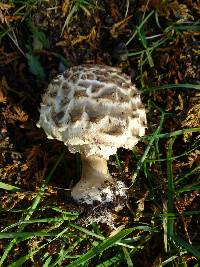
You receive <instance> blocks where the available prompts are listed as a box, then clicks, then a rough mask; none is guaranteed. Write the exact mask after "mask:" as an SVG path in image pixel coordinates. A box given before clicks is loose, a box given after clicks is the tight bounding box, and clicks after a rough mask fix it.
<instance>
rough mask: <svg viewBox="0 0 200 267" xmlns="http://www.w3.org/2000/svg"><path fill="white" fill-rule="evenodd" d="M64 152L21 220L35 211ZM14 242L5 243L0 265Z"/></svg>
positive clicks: (21, 227) (21, 228) (26, 219)
mask: <svg viewBox="0 0 200 267" xmlns="http://www.w3.org/2000/svg"><path fill="white" fill-rule="evenodd" d="M64 154H65V150H64V151H63V152H62V153H61V155H60V157H59V158H58V160H57V162H56V163H55V165H54V166H53V168H52V170H51V171H50V173H49V175H48V176H47V178H46V180H45V181H44V182H43V184H42V186H41V188H40V190H39V192H38V193H37V195H36V197H35V199H34V201H33V204H32V205H31V207H30V208H29V210H28V214H27V215H26V216H25V218H24V219H22V220H21V221H24V220H25V221H28V220H29V219H30V218H31V216H32V214H33V212H34V211H35V209H36V208H37V206H38V204H39V203H40V200H41V198H42V196H43V194H44V191H45V189H46V186H47V184H48V182H49V181H50V179H51V177H52V176H53V174H54V172H55V170H56V168H57V166H58V164H59V163H60V161H61V160H62V158H63V156H64ZM25 225H26V224H23V225H20V226H19V229H18V231H22V230H23V229H24V227H25ZM16 242H17V240H16V239H13V240H11V241H10V243H9V244H8V245H7V247H6V249H5V251H4V253H3V255H2V257H1V259H0V266H3V263H4V261H5V259H6V258H7V256H8V254H9V252H10V250H11V249H12V247H13V246H14V244H15V243H16Z"/></svg>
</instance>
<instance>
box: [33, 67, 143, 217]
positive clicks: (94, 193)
mask: <svg viewBox="0 0 200 267" xmlns="http://www.w3.org/2000/svg"><path fill="white" fill-rule="evenodd" d="M37 125H38V127H42V128H43V129H44V130H45V132H46V134H47V137H48V138H56V139H58V140H60V141H63V142H64V143H65V145H67V146H68V148H69V150H70V151H71V152H72V153H76V152H80V154H81V157H82V176H81V180H80V181H79V182H78V183H77V184H76V185H75V186H74V187H73V188H72V192H71V195H72V197H73V198H74V199H75V200H76V201H78V202H84V203H86V204H89V205H92V204H94V203H97V202H100V203H102V202H103V203H115V208H116V209H118V208H119V207H122V206H123V204H122V203H124V202H125V201H126V199H127V192H126V189H125V184H124V183H123V182H121V181H116V180H114V179H113V178H112V177H111V175H110V174H109V171H108V167H107V161H106V160H107V159H108V158H109V156H110V155H113V154H115V153H116V151H117V148H119V147H124V148H127V149H132V148H133V147H134V146H135V144H136V143H137V142H138V141H139V138H140V137H141V136H143V135H144V134H145V128H146V112H145V108H144V106H143V104H142V102H141V99H140V94H139V91H138V90H137V89H136V87H135V86H134V85H133V84H132V83H131V79H130V77H129V76H127V75H126V74H123V73H122V72H121V70H119V69H117V68H113V67H109V66H104V65H82V66H76V67H72V68H70V69H68V70H66V71H65V72H64V73H63V74H62V75H59V76H57V77H56V78H55V79H54V80H53V81H52V82H51V83H50V85H49V86H48V88H47V91H46V92H45V94H44V96H43V99H42V103H41V110H40V119H39V122H38V124H37ZM116 199H117V202H118V203H116ZM113 205H114V204H113ZM105 221H106V218H105Z"/></svg>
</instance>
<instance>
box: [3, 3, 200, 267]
mask: <svg viewBox="0 0 200 267" xmlns="http://www.w3.org/2000/svg"><path fill="white" fill-rule="evenodd" d="M166 2H168V1H166ZM11 3H12V4H14V5H16V6H17V9H15V11H14V15H20V14H21V16H22V17H23V20H22V23H24V24H23V25H26V26H27V25H29V26H30V21H31V18H32V16H33V14H32V10H34V8H36V6H37V5H40V4H41V3H40V1H27V3H26V4H24V1H16V0H15V1H11ZM101 4H102V3H101ZM115 8H116V7H113V6H112V7H111V9H112V10H111V11H112V14H115V16H117V15H116V14H117V11H116V9H115ZM128 8H129V9H130V8H131V5H129V4H128ZM94 10H95V11H96V12H97V11H98V12H101V11H102V6H101V5H100V6H98V8H97V6H94V5H93V4H92V2H90V1H82V0H81V1H80V0H79V1H71V2H70V6H69V9H68V11H66V13H65V14H64V16H61V17H60V20H61V21H60V28H59V29H60V32H59V33H60V35H61V36H62V38H64V37H63V36H64V32H65V31H66V29H67V31H69V32H70V27H72V26H73V25H75V26H76V23H77V21H78V22H79V21H80V19H81V18H80V17H79V16H78V14H81V12H83V13H85V14H86V15H87V16H88V20H89V17H90V16H91V17H92V16H94V14H93V12H94ZM119 10H120V9H119ZM80 11H81V12H80ZM8 12H11V11H10V10H8ZM159 12H160V11H159V10H157V9H156V8H155V9H152V10H149V11H148V12H146V11H145V12H144V13H143V16H142V18H141V20H140V21H138V23H137V25H135V26H134V27H131V26H129V25H128V26H127V27H129V29H130V28H131V30H132V34H130V31H129V36H128V38H125V39H126V40H125V41H126V45H127V47H128V50H129V51H128V56H129V60H130V62H131V63H130V64H132V65H131V68H134V66H136V82H137V83H138V85H139V87H140V88H141V94H142V97H143V98H144V101H145V103H146V106H147V108H148V118H147V119H148V129H147V134H146V136H144V137H142V138H141V142H140V144H139V145H138V150H135V149H134V150H133V151H131V152H130V154H129V155H130V158H131V159H130V164H131V167H132V168H133V166H134V168H133V169H134V170H133V172H132V173H130V172H129V181H130V182H131V185H130V192H132V195H130V203H128V205H127V208H125V209H124V210H123V211H122V212H121V213H119V215H116V218H117V219H116V229H114V230H111V229H107V228H106V227H105V226H102V225H101V224H96V223H93V224H91V225H89V226H85V225H84V224H82V223H81V221H80V218H81V216H82V215H80V214H79V212H78V211H77V210H74V211H73V209H70V207H69V208H68V206H66V207H67V208H66V209H64V208H63V206H62V205H60V206H59V205H55V204H53V202H50V203H48V201H46V202H43V200H44V199H45V198H46V194H47V191H48V186H52V185H54V183H55V180H54V178H55V177H56V179H57V177H62V173H61V174H60V173H59V170H62V169H63V173H64V174H65V176H67V175H68V171H69V169H70V168H72V167H71V165H70V162H66V160H65V158H64V157H65V156H66V155H69V153H68V152H66V150H64V151H63V152H61V153H60V156H56V157H54V158H53V160H52V157H51V153H52V152H49V151H48V149H49V147H50V145H51V143H50V144H48V145H47V148H44V150H45V153H47V154H48V153H49V154H48V155H49V162H50V163H49V164H48V168H47V169H48V170H49V174H48V175H47V176H46V180H45V181H44V182H43V183H42V184H40V186H39V187H38V188H37V187H36V188H37V190H36V188H35V191H34V192H31V191H30V192H29V191H26V189H23V186H22V187H21V186H19V185H18V184H17V183H16V184H13V183H12V184H9V179H8V180H3V179H2V181H1V182H0V189H1V190H2V192H3V193H8V194H9V198H10V199H11V200H12V197H13V198H14V196H16V195H17V194H19V196H20V193H21V194H24V193H27V194H29V193H30V195H31V194H32V193H33V195H34V197H33V200H32V202H31V204H29V206H28V207H27V208H26V207H24V206H23V205H21V206H17V207H16V208H15V207H13V208H11V209H6V208H3V207H2V208H1V212H2V214H3V216H5V214H6V216H8V221H7V222H4V221H2V223H1V225H2V228H1V231H0V240H1V241H2V242H1V243H2V244H1V247H2V250H3V252H2V254H1V258H0V266H10V267H11V266H13V267H17V266H26V265H27V264H32V266H35V264H36V263H37V264H39V265H38V266H43V267H47V266H48V267H54V266H70V267H72V266H97V267H105V266H128V267H132V266H136V267H137V266H139V267H140V266H142V264H144V265H143V266H145V264H147V262H150V265H148V266H156V267H157V266H159V267H161V266H189V264H190V261H191V262H192V264H193V263H194V266H196V267H197V266H198V260H199V258H200V252H199V251H200V243H199V242H200V241H199V238H198V229H197V222H198V217H199V215H200V209H199V205H198V192H199V190H200V180H199V178H198V175H199V170H200V166H199V164H198V162H199V161H198V159H196V155H195V151H197V150H198V149H199V139H198V136H199V132H200V127H192V126H191V127H190V126H188V127H185V128H183V127H182V126H181V123H180V121H183V120H184V119H185V116H186V110H180V111H179V110H178V111H177V109H176V108H177V106H178V99H179V98H178V95H179V96H180V95H181V96H182V98H183V99H184V103H185V106H186V102H187V101H188V98H187V96H186V95H187V92H188V90H189V92H190V94H191V95H194V94H195V92H198V90H200V86H199V84H198V82H196V83H195V81H196V80H197V78H195V79H196V80H195V79H193V80H192V79H189V78H185V79H183V80H181V81H179V82H177V83H176V82H175V78H177V76H176V75H177V74H173V70H174V69H173V67H172V70H171V69H170V71H171V73H167V71H168V70H167V67H166V70H165V71H164V72H163V73H162V72H161V73H157V74H155V75H154V74H153V75H152V70H153V69H156V68H157V64H158V63H157V58H156V55H157V54H159V53H160V51H162V49H164V51H168V50H167V49H169V47H172V48H173V49H172V50H170V52H169V56H171V55H170V53H172V54H173V52H172V51H173V50H174V46H175V45H176V42H175V41H176V39H177V43H178V40H179V38H184V37H183V36H184V34H185V33H186V32H187V36H188V34H192V33H194V32H196V31H197V30H199V19H196V20H195V21H192V22H190V23H188V24H187V23H177V22H176V19H175V18H174V17H173V18H171V21H170V20H169V21H168V20H166V21H167V23H166V24H165V25H164V26H165V27H163V25H162V27H161V21H163V20H164V15H162V13H159ZM163 12H164V11H163ZM89 13H90V14H89ZM9 15H11V13H9ZM99 16H100V18H101V13H100V15H99ZM113 16H114V15H113ZM160 17H162V20H161V19H160ZM117 19H118V20H117V21H119V18H117ZM11 24H12V22H11ZM169 24H171V25H169ZM152 25H153V26H152ZM77 27H78V26H77ZM29 28H30V29H29V30H30V34H29V37H28V38H27V39H26V40H25V39H24V40H22V41H21V40H19V37H18V42H17V45H18V43H20V46H19V47H20V49H21V45H22V47H23V51H25V60H26V64H27V65H26V67H29V70H28V68H27V69H26V71H29V74H25V75H27V77H26V79H29V77H31V79H32V80H33V84H31V88H32V87H34V86H35V83H34V80H35V79H36V80H37V83H36V86H38V88H39V86H40V85H41V87H43V86H44V84H43V81H44V80H45V77H47V75H48V71H47V69H48V66H47V65H48V64H47V63H45V60H47V58H48V57H49V58H51V57H54V58H55V59H56V60H60V61H61V62H62V63H63V62H64V63H65V65H68V63H69V62H71V61H72V59H73V57H72V58H65V56H66V54H65V53H66V50H65V47H64V48H63V50H62V49H60V50H59V48H58V47H57V46H56V42H55V41H54V40H50V39H49V36H47V35H46V34H45V33H44V32H43V28H42V27H41V29H40V27H39V26H38V25H37V26H35V25H34V24H31V27H29ZM97 28H98V27H97ZM99 28H101V27H99ZM11 29H12V31H14V33H15V31H16V28H15V27H14V26H12V28H11V27H10V25H4V26H3V27H1V33H0V36H1V44H2V43H3V44H5V43H4V40H6V41H7V40H8V39H10V37H9V35H8V33H9V32H10V31H11ZM105 29H106V30H107V28H106V27H105ZM152 29H153V30H154V33H153V34H152V35H150V34H149V32H151V30H152ZM127 32H128V31H127ZM65 33H66V32H65ZM125 33H126V31H125ZM70 34H71V35H73V33H72V32H70ZM124 36H126V34H124ZM6 38H8V39H6ZM187 38H188V37H187ZM187 38H186V39H184V41H185V42H186V43H187ZM192 38H195V35H194V36H192ZM155 40H156V41H155ZM11 42H12V41H11ZM23 42H24V43H23ZM54 42H55V43H54ZM52 45H53V51H51V46H52ZM98 45H99V46H98V49H99V47H100V44H98ZM11 48H12V45H11ZM44 49H45V50H46V51H49V52H51V53H49V54H48V57H47V58H45V60H44V58H43V57H42V56H41V54H37V53H36V52H35V51H36V50H39V51H40V50H41V51H42V50H44ZM74 49H75V51H76V52H77V54H78V53H79V49H80V51H82V50H84V49H85V50H88V49H91V50H92V49H94V50H95V49H97V48H96V47H92V46H91V47H89V48H88V46H86V47H84V44H82V43H80V44H79V45H78V46H77V47H75V48H74ZM179 49H180V47H178V46H177V49H176V51H179ZM195 49H196V48H195ZM54 50H55V51H54ZM95 51H96V50H95ZM193 52H194V51H193ZM104 53H105V51H104V52H102V55H104ZM166 53H167V52H166ZM177 53H178V52H177ZM180 53H184V51H183V50H181V52H180ZM187 53H188V52H187ZM80 54H81V53H80ZM181 56H182V55H181ZM102 57H103V56H102ZM89 60H90V61H91V60H92V58H89ZM105 60H106V57H105V58H104V61H105ZM172 61H173V57H171V61H169V62H170V63H171V62H172ZM22 62H23V64H24V58H23V60H22ZM74 62H76V63H77V61H76V60H74ZM78 62H79V61H78ZM176 62H177V59H176ZM50 64H51V65H52V66H53V67H52V68H54V69H55V66H54V65H53V63H52V61H50ZM72 64H73V62H72ZM180 64H182V61H181V59H180ZM128 66H129V65H128ZM181 68H183V66H181V67H180V69H179V71H180V70H181ZM5 69H6V68H5ZM6 70H7V69H6ZM159 71H160V70H159V69H158V70H157V72H159ZM8 73H9V71H5V73H4V75H5V76H6V74H8ZM20 75H22V74H20ZM173 75H175V77H174V76H173ZM171 77H172V78H171ZM195 77H196V76H195ZM8 81H9V79H8ZM16 87H17V83H16ZM17 88H18V90H19V92H18V94H17V97H20V94H21V88H20V87H17ZM36 88H37V87H36ZM38 88H37V89H38ZM36 91H37V90H34V95H33V99H34V96H35V94H37V95H38V97H39V95H40V92H36ZM10 92H11V96H12V98H13V100H14V101H16V102H17V101H18V100H17V99H16V100H15V97H16V94H12V92H13V91H12V89H11V90H10V89H8V94H10ZM25 92H26V91H25ZM170 94H172V100H174V103H172V106H173V107H172V108H171V110H170V111H169V110H168V109H167V107H166V99H167V98H168V96H169V95H170ZM172 100H171V101H172ZM28 104H29V102H28V101H27V104H26V105H27V106H28ZM30 115H31V113H30ZM33 118H34V115H33ZM33 120H34V119H33ZM17 123H19V122H17ZM13 127H14V126H13ZM29 127H32V128H31V129H32V130H34V131H35V128H34V127H33V126H29ZM22 129H23V127H22ZM29 130H30V128H29ZM27 131H28V130H27ZM185 135H191V136H192V137H191V139H189V141H187V142H184V141H183V139H184V138H183V137H184V136H185ZM40 140H41V139H40ZM42 140H43V141H42V142H47V141H46V139H42ZM25 149H26V146H25V147H22V148H21V150H25ZM54 152H57V151H56V149H55V150H54V151H53V153H54ZM53 153H52V154H53ZM123 153H124V154H123ZM123 153H122V152H119V153H117V155H116V156H115V165H116V169H117V171H118V176H119V177H122V178H123V179H125V177H126V172H125V169H124V167H123V166H124V164H126V160H127V157H126V153H125V152H123ZM2 155H3V153H2ZM56 155H57V154H56ZM2 157H3V156H2ZM122 160H123V162H122ZM35 161H39V164H41V165H42V164H43V162H42V160H41V158H39V160H38V159H37V160H35ZM52 162H54V165H53V166H52ZM74 162H76V167H77V170H76V174H77V175H78V176H80V169H81V163H80V158H79V156H78V155H76V157H75V160H74ZM127 165H128V163H127ZM45 166H46V165H45V164H44V168H46V167H45ZM49 166H52V167H49ZM34 170H35V172H36V170H37V168H35V169H34ZM61 172H62V171H61ZM32 177H35V176H34V174H31V175H30V174H29V177H27V180H28V181H29V180H30V179H33V178H32ZM56 182H57V181H56ZM138 184H139V185H138ZM58 186H59V185H58ZM137 192H138V196H137ZM14 194H16V195H14ZM56 197H58V198H59V196H57V195H56ZM195 197H196V199H197V200H196V202H195V201H193V200H195ZM48 198H50V199H53V193H52V195H51V194H50V195H49V196H48ZM52 201H53V200H52ZM184 201H185V202H184ZM62 202H64V201H62ZM142 203H143V204H144V205H143V207H142V205H141V206H140V204H142ZM2 204H3V203H2ZM64 204H65V202H64ZM137 211H138V214H140V216H139V218H136V217H137V216H136V214H137ZM117 216H118V217H117ZM9 220H10V221H9ZM158 250H159V251H158Z"/></svg>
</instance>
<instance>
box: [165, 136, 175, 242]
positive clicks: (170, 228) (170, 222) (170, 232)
mask: <svg viewBox="0 0 200 267" xmlns="http://www.w3.org/2000/svg"><path fill="white" fill-rule="evenodd" d="M174 141H175V137H173V138H171V139H170V141H169V144H168V149H167V158H168V160H167V179H168V195H167V212H168V213H173V211H174V180H173V165H172V162H173V160H172V159H171V158H172V156H173V144H174ZM167 236H168V237H170V238H173V236H174V218H173V217H167ZM165 247H167V245H166V246H165Z"/></svg>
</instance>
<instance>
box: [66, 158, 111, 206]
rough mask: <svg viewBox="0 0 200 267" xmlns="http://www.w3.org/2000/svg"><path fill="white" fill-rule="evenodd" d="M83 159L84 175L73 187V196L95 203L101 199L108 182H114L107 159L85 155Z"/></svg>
mask: <svg viewBox="0 0 200 267" xmlns="http://www.w3.org/2000/svg"><path fill="white" fill-rule="evenodd" d="M81 159H82V175H81V179H80V181H79V182H78V183H77V184H76V185H75V186H74V187H73V188H72V191H71V196H72V197H73V198H74V200H76V201H78V202H85V203H87V204H93V202H94V201H95V200H96V201H101V200H102V197H101V195H100V194H101V190H102V188H103V187H105V186H106V183H109V184H110V183H111V184H112V182H113V178H112V177H111V175H110V174H109V171H108V166H107V161H106V160H105V159H103V158H100V157H98V156H89V157H85V156H84V155H81Z"/></svg>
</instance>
